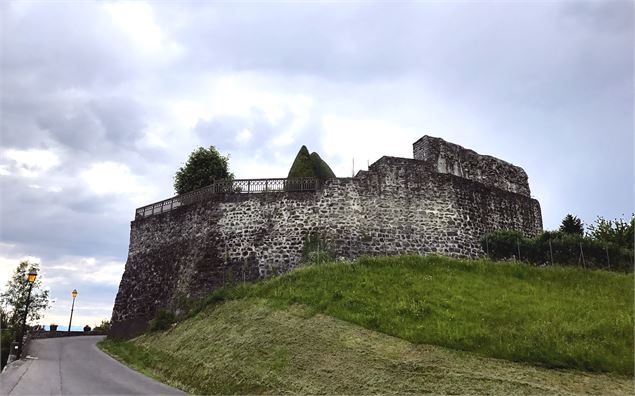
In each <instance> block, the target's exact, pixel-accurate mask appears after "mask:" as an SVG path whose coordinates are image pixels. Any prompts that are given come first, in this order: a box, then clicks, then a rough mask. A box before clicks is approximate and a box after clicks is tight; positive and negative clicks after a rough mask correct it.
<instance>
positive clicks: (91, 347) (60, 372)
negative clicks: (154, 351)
mask: <svg viewBox="0 0 635 396" xmlns="http://www.w3.org/2000/svg"><path fill="white" fill-rule="evenodd" d="M103 338H104V337H103V336H78V337H63V338H48V339H40V340H33V341H31V343H30V345H29V347H28V349H27V354H28V355H29V356H30V357H29V358H27V359H26V360H24V361H20V362H18V363H17V364H15V365H13V366H10V367H9V368H8V369H7V370H5V372H4V373H2V374H1V375H0V395H60V394H62V395H106V394H107V395H142V394H146V395H149V394H151V395H178V394H183V392H181V391H179V390H177V389H174V388H171V387H169V386H167V385H164V384H162V383H160V382H157V381H155V380H153V379H151V378H148V377H146V376H144V375H143V374H140V373H138V372H136V371H134V370H132V369H129V368H128V367H126V366H124V365H123V364H121V363H119V362H118V361H116V360H115V359H113V358H111V357H110V356H108V355H106V354H105V353H104V352H102V351H101V350H99V349H98V348H97V346H96V345H95V344H96V343H97V341H99V340H101V339H103Z"/></svg>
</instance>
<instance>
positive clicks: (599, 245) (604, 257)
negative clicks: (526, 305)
mask: <svg viewBox="0 0 635 396" xmlns="http://www.w3.org/2000/svg"><path fill="white" fill-rule="evenodd" d="M634 228H635V216H633V217H632V218H631V220H630V221H624V220H622V219H615V220H605V219H604V218H602V217H598V219H597V220H596V222H595V224H593V225H590V226H589V232H588V233H587V234H586V235H584V234H583V232H584V231H583V230H584V227H583V225H582V222H581V221H580V219H578V218H577V217H575V216H572V215H567V216H566V217H565V218H564V220H562V225H561V226H560V229H559V230H558V231H545V232H543V233H542V234H540V235H537V236H536V237H534V238H525V237H524V236H523V235H522V234H521V233H520V232H517V231H506V230H502V231H494V232H492V233H489V234H487V235H484V236H483V238H482V239H481V247H482V248H483V251H485V253H486V254H487V255H488V257H490V258H491V259H494V260H509V259H513V260H519V261H525V262H528V263H532V264H538V265H543V264H554V263H557V264H558V265H572V266H579V267H586V268H600V269H609V270H614V271H632V270H633V259H634V257H635V255H634V253H633V229H634Z"/></svg>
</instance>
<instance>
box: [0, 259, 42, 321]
mask: <svg viewBox="0 0 635 396" xmlns="http://www.w3.org/2000/svg"><path fill="white" fill-rule="evenodd" d="M31 270H35V271H36V272H37V273H38V277H37V278H36V280H35V282H34V283H33V289H32V290H31V298H30V300H29V301H30V302H29V312H28V316H27V321H36V320H39V319H40V318H41V317H42V314H43V312H44V311H45V310H47V309H48V308H49V306H50V304H49V291H48V290H43V289H42V277H41V274H40V271H39V270H40V266H39V264H38V263H29V262H28V261H22V262H20V263H19V264H18V266H17V267H16V269H15V272H14V273H13V276H12V277H11V279H9V281H8V282H7V285H6V287H5V291H4V292H2V294H0V304H2V307H3V308H4V309H5V312H6V313H7V326H8V327H13V328H16V329H17V326H19V325H20V324H21V323H20V322H21V321H22V316H23V315H24V309H25V308H26V301H27V298H28V294H29V281H28V280H27V274H28V273H29V271H31Z"/></svg>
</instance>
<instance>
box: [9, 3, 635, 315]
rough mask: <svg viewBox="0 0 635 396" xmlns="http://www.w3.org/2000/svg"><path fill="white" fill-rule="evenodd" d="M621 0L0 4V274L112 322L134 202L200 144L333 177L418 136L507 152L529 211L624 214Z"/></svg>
mask: <svg viewBox="0 0 635 396" xmlns="http://www.w3.org/2000/svg"><path fill="white" fill-rule="evenodd" d="M632 8H633V3H632V2H630V1H624V2H612V1H590V2H583V1H531V2H529V1H527V2H523V1H511V0H510V1H497V2H493V1H492V2H485V1H483V2H467V1H466V2H456V3H448V2H440V1H438V2H399V3H397V2H383V3H382V2H374V3H370V2H367V3H365V4H362V3H355V2H346V3H343V2H340V3H336V2H328V3H319V2H302V3H281V2H278V3H270V4H265V3H264V2H255V1H254V2H211V1H210V2H203V1H191V2H181V1H179V2H177V1H174V2H168V1H163V2H150V3H146V2H141V1H136V2H122V1H118V2H114V1H96V2H90V1H77V2H54V1H46V2H12V1H5V2H1V3H0V14H1V16H2V21H1V25H2V50H1V53H0V55H1V68H2V69H1V73H0V78H1V81H0V95H1V98H2V104H1V114H0V116H1V118H0V121H1V133H2V135H1V141H0V189H1V201H0V210H1V219H0V220H1V224H0V226H1V239H0V284H2V285H4V284H5V283H6V279H7V278H8V276H9V274H10V272H11V271H12V270H13V269H14V268H15V265H16V264H17V263H18V261H19V260H21V259H23V258H30V259H31V260H35V261H39V262H40V263H41V266H42V280H43V281H44V284H45V285H46V287H48V288H50V290H51V295H52V297H53V299H54V300H55V302H54V305H53V308H52V309H51V310H50V311H49V312H48V314H47V316H46V317H45V318H44V320H43V323H44V324H49V323H59V324H62V325H63V324H66V323H67V321H68V311H69V310H70V302H71V298H70V291H71V290H72V289H73V288H77V289H78V290H79V296H78V299H77V308H76V311H75V319H74V323H76V324H79V325H84V324H91V325H93V324H95V323H96V322H99V321H100V320H101V319H103V318H109V317H110V313H111V310H112V304H113V301H114V297H115V294H116V290H117V286H118V283H119V280H120V278H121V274H122V272H123V267H124V262H125V260H126V255H127V248H128V236H129V231H130V224H129V222H130V221H131V220H132V219H133V217H134V209H135V208H136V207H139V206H142V205H144V204H148V203H151V202H153V201H157V200H160V199H163V198H167V197H169V196H171V195H172V194H173V189H172V182H173V179H172V177H173V175H174V172H175V170H176V169H177V168H178V167H179V166H180V165H181V164H182V163H183V162H184V161H185V160H186V158H187V156H188V154H189V153H190V152H191V151H192V150H193V149H194V148H196V147H197V146H200V145H202V146H209V145H215V146H216V147H217V148H218V149H219V150H220V151H221V152H222V153H224V154H230V167H231V169H232V170H233V172H234V173H235V174H236V176H237V177H238V178H255V177H283V176H286V173H287V172H288V169H289V167H290V165H291V162H292V160H293V157H294V155H295V153H296V152H297V150H298V148H299V147H300V145H302V144H306V145H307V146H308V147H309V149H310V150H311V151H318V152H319V153H320V155H321V156H322V157H323V158H324V159H325V160H326V161H327V162H328V163H329V164H330V165H331V167H332V168H333V170H334V171H335V173H336V174H337V175H338V176H350V174H351V172H352V169H351V168H352V164H351V162H352V159H353V158H354V159H355V164H356V168H357V169H359V168H362V169H365V168H366V164H367V163H368V162H369V161H370V162H371V163H372V162H373V161H375V160H377V159H378V158H379V157H381V156H382V155H392V156H402V157H409V158H411V157H412V143H413V142H414V141H415V140H417V139H418V138H419V137H421V136H423V135H424V134H429V135H433V136H439V137H442V138H444V139H446V140H449V141H452V142H455V143H458V144H461V145H463V146H465V147H468V148H472V149H474V150H476V151H478V152H480V153H483V154H490V155H494V156H497V157H499V158H502V159H504V160H507V161H509V162H512V163H514V164H516V165H519V166H522V167H523V168H524V169H525V170H526V171H527V173H528V175H529V180H530V186H531V189H532V195H533V196H534V197H536V198H537V199H539V200H540V202H541V205H542V211H543V217H544V225H545V227H546V228H555V227H557V225H558V224H559V222H560V220H561V219H562V218H563V217H564V216H565V215H566V214H567V213H573V214H576V215H578V216H580V217H581V218H582V219H583V220H584V221H585V222H586V223H591V222H593V220H594V219H595V217H596V216H597V215H601V216H604V217H609V218H614V217H618V216H622V214H626V215H628V214H629V213H631V212H632V211H633V9H632Z"/></svg>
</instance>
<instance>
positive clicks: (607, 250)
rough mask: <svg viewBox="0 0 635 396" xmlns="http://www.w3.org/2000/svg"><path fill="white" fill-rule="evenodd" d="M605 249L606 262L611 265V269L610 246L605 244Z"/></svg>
mask: <svg viewBox="0 0 635 396" xmlns="http://www.w3.org/2000/svg"><path fill="white" fill-rule="evenodd" d="M604 251H605V252H606V264H608V266H609V271H610V270H611V259H610V258H609V247H608V246H604Z"/></svg>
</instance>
